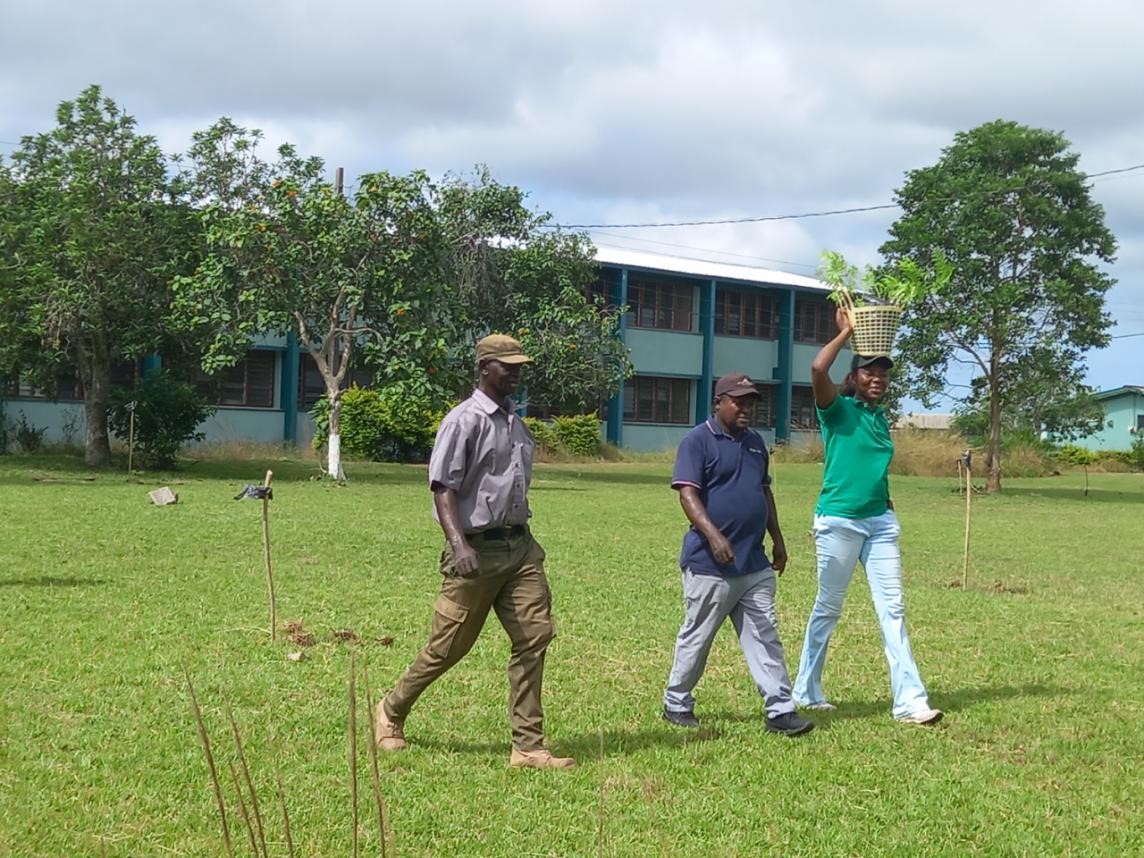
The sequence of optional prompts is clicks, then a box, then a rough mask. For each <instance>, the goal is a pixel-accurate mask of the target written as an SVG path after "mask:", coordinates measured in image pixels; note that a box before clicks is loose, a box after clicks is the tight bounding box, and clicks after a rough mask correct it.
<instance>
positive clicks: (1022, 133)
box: [881, 120, 1116, 492]
mask: <svg viewBox="0 0 1144 858" xmlns="http://www.w3.org/2000/svg"><path fill="white" fill-rule="evenodd" d="M1069 145H1070V144H1069V142H1068V141H1067V140H1066V139H1065V138H1064V137H1063V136H1061V135H1060V134H1057V133H1055V132H1051V131H1045V130H1041V129H1036V128H1028V127H1025V126H1022V125H1018V124H1017V123H1014V122H1007V121H1002V120H998V121H994V122H990V123H986V124H985V125H982V126H980V127H978V128H975V129H973V130H971V131H966V132H960V133H958V134H957V135H956V137H955V138H954V142H953V143H952V144H951V145H950V146H949V147H947V148H946V149H945V150H943V152H942V156H941V158H940V159H939V160H938V162H937V163H936V164H934V165H932V166H930V167H924V168H922V169H918V170H913V171H911V172H910V173H908V174H907V177H906V182H905V184H904V185H903V187H902V188H900V189H899V190H898V191H897V193H896V201H897V202H898V204H899V205H900V206H901V207H902V210H903V213H902V216H901V217H900V218H898V220H897V221H895V223H894V224H893V226H892V227H891V228H890V238H889V240H887V241H886V242H885V243H884V244H883V245H882V248H881V252H882V253H883V254H884V256H885V258H886V264H887V265H894V264H895V263H896V262H897V261H899V260H901V259H904V258H910V259H913V260H914V261H915V262H917V263H918V264H919V265H921V266H932V264H933V257H934V251H935V250H939V249H940V250H941V251H943V252H944V254H945V256H946V257H947V258H948V259H949V260H950V261H951V262H952V263H953V265H954V275H953V278H952V280H951V281H950V283H949V284H948V285H947V286H946V287H945V288H944V289H942V290H941V291H940V292H938V293H936V294H933V295H929V296H927V297H926V298H924V299H923V300H922V301H921V302H919V303H917V304H916V305H914V306H912V307H910V308H908V309H907V310H906V312H905V314H904V317H903V322H904V327H905V330H904V332H903V335H902V336H901V337H900V339H899V350H900V352H901V354H902V356H903V358H904V360H903V361H902V365H903V367H904V376H903V377H904V380H905V383H906V387H907V389H908V390H909V391H910V393H911V394H913V395H915V396H917V397H919V398H921V399H922V400H923V401H924V402H926V404H927V405H932V404H933V400H934V397H935V396H936V395H937V394H939V393H941V392H942V391H944V389H945V380H946V375H947V372H948V369H949V366H950V364H951V363H955V364H959V365H967V366H969V367H971V368H972V369H973V370H974V372H975V373H976V374H977V376H978V377H979V378H980V379H981V382H980V384H981V385H983V388H984V392H985V394H984V395H985V398H986V401H987V402H988V414H989V422H988V427H989V431H988V444H987V457H986V464H987V468H988V479H987V483H986V485H987V489H988V490H989V491H990V492H997V491H1000V490H1001V441H1002V428H1003V419H1002V418H1003V415H1004V413H1005V409H1006V403H1008V402H1019V401H1021V400H1022V399H1025V400H1026V401H1028V400H1030V397H1031V391H1032V390H1033V389H1034V388H1038V389H1039V390H1040V391H1041V394H1043V393H1044V392H1046V388H1045V386H1044V384H1038V383H1036V381H1035V379H1036V378H1037V376H1040V377H1041V381H1042V382H1043V381H1044V380H1045V379H1047V378H1054V381H1053V383H1052V386H1051V387H1049V388H1047V390H1048V391H1049V392H1051V395H1052V398H1053V399H1054V401H1056V402H1061V401H1066V400H1068V399H1071V398H1073V397H1074V396H1075V395H1077V394H1079V393H1080V392H1081V390H1080V386H1079V378H1080V377H1081V375H1082V373H1083V366H1084V364H1083V357H1084V354H1085V352H1086V351H1087V350H1089V349H1091V348H1095V347H1101V346H1104V345H1106V344H1107V343H1108V329H1109V327H1110V325H1111V320H1110V318H1109V316H1108V315H1107V314H1106V313H1105V312H1104V295H1105V293H1106V292H1107V291H1108V289H1109V288H1110V287H1111V286H1112V284H1113V282H1114V281H1113V280H1112V278H1111V277H1109V276H1108V275H1107V274H1106V273H1104V272H1103V271H1101V270H1100V267H1099V264H1100V263H1101V262H1104V263H1107V262H1111V261H1112V258H1113V253H1114V252H1115V248H1116V242H1115V239H1114V238H1113V236H1112V234H1111V232H1109V230H1108V229H1107V228H1106V227H1105V225H1104V210H1103V209H1102V207H1101V206H1100V205H1098V204H1097V203H1095V202H1093V200H1092V198H1091V195H1090V193H1089V186H1088V184H1087V182H1086V179H1085V176H1084V174H1083V173H1081V172H1079V171H1078V170H1077V161H1078V155H1077V154H1076V153H1074V152H1071V151H1070V150H1069ZM1046 367H1052V368H1053V372H1054V376H1046V375H1045V374H1044V370H1045V368H1046ZM1023 391H1024V392H1023ZM1033 398H1036V397H1033Z"/></svg>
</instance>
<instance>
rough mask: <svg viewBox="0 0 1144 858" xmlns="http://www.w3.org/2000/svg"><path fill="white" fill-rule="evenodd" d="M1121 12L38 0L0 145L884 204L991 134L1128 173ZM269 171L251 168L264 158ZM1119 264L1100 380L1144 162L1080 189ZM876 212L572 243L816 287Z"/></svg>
mask: <svg viewBox="0 0 1144 858" xmlns="http://www.w3.org/2000/svg"><path fill="white" fill-rule="evenodd" d="M1142 46H1144V13H1141V12H1140V11H1139V7H1137V6H1136V4H1134V3H1130V2H1127V0H1124V2H1118V0H1090V2H1088V3H1085V4H1079V3H1077V2H1076V0H1069V2H1062V0H993V2H979V0H961V2H958V3H940V4H939V3H937V2H918V1H917V0H913V2H908V0H867V2H863V3H844V2H841V0H837V2H833V3H830V2H819V3H803V4H796V3H789V2H788V3H770V2H761V0H739V2H725V0H705V2H676V0H656V2H645V0H611V2H606V3H605V2H599V0H566V2H549V0H531V2H512V1H511V0H468V2H465V0H455V2H439V1H438V0H420V2H376V0H374V2H365V0H361V2H354V0H325V2H316V0H315V1H314V2H302V0H275V2H271V0H227V2H221V0H166V2H163V0H160V2H155V0H150V2H139V0H72V1H71V2H64V0H36V2H28V3H21V4H17V3H15V2H7V3H5V4H4V9H3V11H0V104H2V105H3V109H2V110H0V141H3V142H0V153H7V152H10V151H11V149H12V148H13V145H14V143H15V142H16V141H18V140H19V139H20V137H21V136H22V135H24V134H28V133H33V132H39V131H43V130H47V129H48V128H50V127H51V126H52V125H53V124H54V118H53V117H54V110H55V107H56V105H57V104H58V102H60V101H61V100H64V99H68V98H72V97H74V96H75V95H77V94H78V93H79V92H80V91H81V90H82V89H83V88H84V87H85V86H87V85H88V84H91V83H98V84H100V85H101V86H103V88H104V90H105V92H106V94H107V95H109V96H111V97H112V98H114V99H115V100H116V101H117V102H118V103H119V105H120V106H121V107H123V108H124V109H125V110H127V111H128V112H130V113H132V114H134V115H135V117H136V118H137V119H138V121H139V125H140V128H141V129H142V130H143V131H144V132H146V133H150V134H154V135H156V136H157V137H158V138H159V141H160V143H161V144H162V145H163V147H164V148H165V149H166V150H167V151H171V152H174V151H182V150H185V149H186V147H187V146H188V144H189V138H190V134H191V132H192V131H194V130H197V129H201V128H205V127H207V126H208V125H210V124H211V123H212V122H213V121H214V120H215V119H217V118H218V117H219V116H223V115H226V116H230V117H232V118H234V119H235V120H237V121H239V122H240V123H242V124H246V125H249V126H254V127H258V128H261V129H263V130H264V131H265V132H266V134H267V139H268V141H271V142H272V143H275V144H276V143H278V142H281V141H290V142H293V143H295V144H297V145H298V146H299V147H300V149H301V150H302V151H303V152H304V153H305V154H314V155H319V156H321V157H323V158H324V159H325V160H326V162H327V163H328V164H329V165H330V166H331V168H332V167H334V166H337V165H342V166H344V167H345V168H346V172H347V176H348V177H349V178H348V180H347V181H348V182H349V183H350V184H352V180H353V177H355V176H357V175H358V174H360V173H362V172H366V171H369V170H376V169H388V170H391V171H405V170H409V169H412V168H414V167H423V168H426V169H428V170H430V171H431V172H434V173H441V172H445V171H454V172H459V171H464V170H467V169H468V168H470V167H472V166H473V165H474V164H476V163H485V164H488V165H489V167H490V168H491V170H492V171H493V174H494V176H495V177H496V178H497V179H499V180H501V181H503V182H509V183H514V184H518V185H520V186H521V187H523V188H525V189H526V190H528V191H529V192H530V195H531V199H532V201H533V203H534V204H535V205H536V206H537V207H538V208H541V209H544V210H547V211H550V212H552V214H553V215H554V216H555V218H556V220H557V221H559V222H561V223H626V222H633V221H635V222H657V223H661V222H666V221H675V220H696V219H716V218H734V217H750V216H760V215H777V214H793V213H800V212H807V211H817V210H824V209H838V208H848V207H856V206H865V205H877V204H880V203H887V202H890V201H891V199H892V196H893V192H894V189H895V188H897V187H898V186H899V185H900V184H901V182H902V178H903V175H904V173H905V172H906V171H907V170H910V169H913V168H916V167H922V166H926V165H929V164H932V163H934V162H935V161H936V160H937V159H938V157H939V155H940V151H941V149H942V147H944V146H946V145H948V144H949V143H950V142H951V140H952V138H953V135H954V133H955V132H957V131H959V130H967V129H970V128H972V127H974V126H976V125H978V124H980V123H982V122H986V121H989V120H992V119H997V118H1003V119H1012V120H1016V121H1018V122H1021V123H1025V124H1029V125H1034V126H1039V127H1044V128H1049V129H1053V130H1056V131H1060V132H1062V133H1064V135H1065V136H1066V137H1067V138H1068V139H1069V140H1070V141H1071V142H1072V144H1073V147H1074V148H1075V150H1076V151H1077V152H1078V153H1080V155H1081V161H1080V164H1081V168H1082V169H1084V170H1086V171H1088V172H1098V171H1103V170H1110V169H1116V168H1122V167H1127V166H1132V165H1136V164H1141V163H1144V48H1142ZM267 154H268V155H269V154H270V151H269V150H268V151H267ZM1093 193H1094V195H1095V197H1096V199H1097V200H1098V201H1099V202H1101V203H1102V204H1103V205H1104V207H1105V209H1106V212H1107V222H1108V225H1109V227H1110V228H1111V229H1112V230H1113V232H1114V233H1115V234H1116V236H1117V238H1118V240H1119V245H1120V249H1119V252H1118V260H1117V262H1116V264H1115V265H1114V266H1112V274H1113V276H1115V277H1116V278H1117V279H1118V281H1119V283H1118V285H1117V286H1116V287H1115V288H1114V290H1113V291H1112V292H1111V293H1110V295H1109V301H1108V306H1109V310H1110V311H1111V313H1112V314H1113V316H1114V317H1115V318H1116V319H1117V320H1118V324H1117V327H1116V329H1115V330H1114V331H1113V334H1114V335H1117V336H1119V337H1120V338H1119V339H1116V340H1114V344H1113V346H1112V347H1111V348H1109V349H1107V350H1104V351H1102V352H1099V353H1093V354H1091V355H1090V357H1089V365H1090V373H1089V381H1090V383H1092V384H1094V385H1095V386H1097V387H1100V388H1110V387H1117V386H1120V385H1122V384H1144V368H1142V365H1144V360H1142V359H1144V336H1139V337H1133V336H1125V335H1131V334H1137V333H1144V170H1141V171H1138V172H1132V173H1126V174H1122V175H1117V176H1110V177H1105V178H1098V179H1094V180H1093ZM894 217H895V212H894V211H892V210H891V211H881V212H873V213H865V214H851V215H841V216H836V217H830V218H818V219H808V220H792V221H780V222H771V223H762V224H750V225H733V226H703V227H679V228H667V227H663V228H658V229H639V230H624V229H604V230H596V231H593V237H594V239H595V240H596V242H597V244H600V245H605V244H606V245H609V246H615V247H628V248H636V249H641V250H650V251H657V252H664V253H673V254H676V255H684V256H693V257H700V258H708V259H717V260H720V261H725V262H739V263H745V264H754V265H763V266H767V267H772V268H778V269H782V270H787V271H791V272H794V273H799V274H808V273H812V272H813V269H814V266H815V262H816V260H817V258H818V254H819V252H820V251H821V250H822V249H824V248H831V249H837V250H841V251H843V252H844V253H846V254H847V255H848V256H850V257H852V258H853V259H854V260H856V261H861V262H874V261H876V259H877V248H878V246H879V245H880V244H881V242H882V241H883V240H884V239H885V237H886V229H887V227H888V225H889V224H890V223H891V222H892V220H893V219H894Z"/></svg>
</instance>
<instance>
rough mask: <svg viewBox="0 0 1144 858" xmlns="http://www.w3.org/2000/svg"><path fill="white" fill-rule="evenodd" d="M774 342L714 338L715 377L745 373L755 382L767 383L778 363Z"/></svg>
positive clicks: (741, 338) (776, 343)
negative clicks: (729, 373) (732, 373)
mask: <svg viewBox="0 0 1144 858" xmlns="http://www.w3.org/2000/svg"><path fill="white" fill-rule="evenodd" d="M778 356H779V352H778V342H777V341H776V340H754V339H750V338H749V337H716V338H715V377H716V378H718V377H719V376H721V375H725V374H726V373H728V372H745V373H746V374H747V375H749V376H751V378H753V379H755V380H757V381H763V382H768V381H770V380H771V377H772V373H773V372H774V368H775V365H776V363H777V362H778Z"/></svg>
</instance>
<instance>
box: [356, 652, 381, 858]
mask: <svg viewBox="0 0 1144 858" xmlns="http://www.w3.org/2000/svg"><path fill="white" fill-rule="evenodd" d="M361 677H362V681H363V682H364V683H365V705H366V715H367V717H368V718H369V765H370V775H371V777H372V783H373V799H374V803H375V804H376V805H377V834H378V837H379V838H380V843H381V858H386V849H387V838H386V832H385V828H386V826H385V799H384V797H383V796H382V794H381V774H380V773H379V772H378V768H377V723H376V721H375V720H374V717H373V712H374V705H375V704H374V702H373V694H372V693H371V692H370V688H369V664H368V663H367V662H363V663H362V668H361ZM376 705H379V706H380V705H381V704H380V703H378V704H376Z"/></svg>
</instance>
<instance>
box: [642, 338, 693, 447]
mask: <svg viewBox="0 0 1144 858" xmlns="http://www.w3.org/2000/svg"><path fill="white" fill-rule="evenodd" d="M624 341H625V343H626V345H627V347H628V349H629V350H630V351H631V354H632V363H633V364H634V365H635V368H636V373H637V374H638V375H689V376H692V377H697V376H698V375H699V373H700V372H701V371H702V369H703V335H702V334H687V333H680V332H678V331H651V330H643V329H642V328H628V330H627V334H626V335H625V340H624ZM625 432H626V428H625ZM627 445H628V441H627V438H626V437H625V438H624V446H627Z"/></svg>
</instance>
